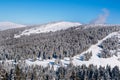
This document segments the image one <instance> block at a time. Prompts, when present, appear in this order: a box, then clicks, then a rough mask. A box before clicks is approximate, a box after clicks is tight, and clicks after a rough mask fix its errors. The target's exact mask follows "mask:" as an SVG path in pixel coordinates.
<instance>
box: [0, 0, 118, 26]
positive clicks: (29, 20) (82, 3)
mask: <svg viewBox="0 0 120 80" xmlns="http://www.w3.org/2000/svg"><path fill="white" fill-rule="evenodd" d="M104 9H105V10H106V11H107V16H105V18H104V22H105V23H110V24H119V23H120V0H0V22H1V21H11V22H16V23H21V24H41V23H47V22H52V21H73V22H81V23H89V22H92V21H94V20H96V19H98V18H99V17H100V16H103V17H104V15H105V14H106V11H105V10H104ZM103 10H104V11H103Z"/></svg>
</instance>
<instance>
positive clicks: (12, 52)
mask: <svg viewBox="0 0 120 80" xmlns="http://www.w3.org/2000/svg"><path fill="white" fill-rule="evenodd" d="M63 23H64V24H63ZM91 26H92V25H87V27H86V25H81V24H80V23H71V22H59V23H49V24H43V25H41V26H38V25H37V26H32V27H25V28H16V29H9V30H4V31H0V65H1V66H2V68H1V69H4V70H5V71H6V72H7V73H9V74H10V70H11V69H16V68H20V69H21V70H22V72H23V73H24V74H28V73H32V72H34V71H33V70H34V69H35V70H38V69H40V70H44V69H46V68H47V69H46V72H49V70H52V72H53V73H54V75H53V74H52V73H50V72H49V73H50V75H51V76H52V78H55V79H56V78H57V77H58V76H57V74H55V73H56V72H57V71H59V69H60V71H61V70H62V69H64V68H65V70H66V71H69V68H70V69H72V70H74V69H79V68H80V66H84V65H85V66H86V69H89V68H87V67H90V65H92V66H93V67H95V66H97V67H98V68H99V67H107V66H110V68H112V69H114V68H115V69H116V66H117V67H118V68H120V53H119V41H120V40H119V38H120V26H119V25H106V26H103V25H94V26H93V27H91ZM43 27H45V28H43ZM8 66H9V67H8ZM70 66H72V67H70ZM61 67H62V69H61ZM74 67H75V68H74ZM78 67H79V68H78ZM66 68H68V69H66ZM98 68H96V69H98ZM105 69H106V68H105ZM25 71H28V73H25ZM54 71H56V72H54ZM60 71H59V72H60ZM75 71H77V70H75ZM98 71H99V70H98ZM46 72H45V73H44V72H43V73H44V75H45V76H47V74H46ZM36 73H38V72H37V71H36ZM61 73H62V72H60V74H61ZM39 74H42V72H41V73H40V72H39ZM60 74H59V75H60ZM71 74H72V73H71ZM36 75H37V74H36ZM50 75H49V76H50ZM66 75H67V74H66ZM29 76H30V75H29ZM53 76H54V77H53ZM55 76H56V77H55ZM36 80H37V79H36ZM40 80H44V79H40ZM51 80H53V79H51ZM56 80H57V79H56ZM78 80H79V79H78Z"/></svg>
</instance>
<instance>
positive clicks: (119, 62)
mask: <svg viewBox="0 0 120 80" xmlns="http://www.w3.org/2000/svg"><path fill="white" fill-rule="evenodd" d="M112 36H117V37H118V38H120V32H113V33H111V34H109V35H108V36H106V37H105V38H103V39H102V40H100V41H98V43H97V44H95V45H92V46H91V47H90V48H89V49H88V50H86V51H85V52H83V53H81V54H80V55H76V56H74V57H72V62H73V65H75V66H79V65H82V64H85V65H87V66H88V65H90V64H93V65H97V66H107V65H110V66H111V67H112V68H113V67H114V66H118V67H119V68H120V53H119V52H118V56H113V57H110V58H99V57H98V54H99V53H101V50H102V48H100V47H99V46H98V45H100V44H101V43H102V42H103V41H104V40H106V39H108V38H111V37H112ZM86 52H92V57H91V58H90V59H89V60H88V61H82V60H81V57H82V56H83V55H84V54H85V53H86ZM54 62H55V59H51V60H36V61H34V62H32V61H30V60H26V64H28V65H42V66H44V67H46V66H47V65H48V64H50V65H52V64H51V63H54ZM61 62H62V65H63V66H67V65H68V64H69V63H70V58H68V57H66V58H64V59H63V60H61ZM59 66H60V65H59V64H58V65H54V68H55V69H57V67H59Z"/></svg>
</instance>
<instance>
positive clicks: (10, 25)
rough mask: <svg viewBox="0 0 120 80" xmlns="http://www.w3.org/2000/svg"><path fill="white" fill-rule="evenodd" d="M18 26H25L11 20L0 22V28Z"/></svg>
mask: <svg viewBox="0 0 120 80" xmlns="http://www.w3.org/2000/svg"><path fill="white" fill-rule="evenodd" d="M20 27H25V25H21V24H16V23H12V22H0V30H6V29H12V28H20Z"/></svg>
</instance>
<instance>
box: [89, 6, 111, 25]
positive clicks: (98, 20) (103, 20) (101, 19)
mask: <svg viewBox="0 0 120 80" xmlns="http://www.w3.org/2000/svg"><path fill="white" fill-rule="evenodd" d="M102 11H103V13H102V14H100V15H99V16H98V17H97V18H96V19H94V20H92V21H91V22H90V23H92V24H105V23H106V20H107V17H108V16H109V11H108V10H107V9H105V8H104V9H102Z"/></svg>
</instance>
